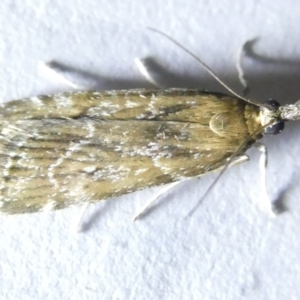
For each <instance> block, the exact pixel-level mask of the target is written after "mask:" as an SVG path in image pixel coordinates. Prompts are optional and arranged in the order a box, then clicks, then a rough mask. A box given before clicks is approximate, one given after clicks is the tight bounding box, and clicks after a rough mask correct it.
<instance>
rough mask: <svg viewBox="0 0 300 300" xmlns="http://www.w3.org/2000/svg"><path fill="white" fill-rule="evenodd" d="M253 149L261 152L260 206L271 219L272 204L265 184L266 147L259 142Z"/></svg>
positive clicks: (273, 214)
mask: <svg viewBox="0 0 300 300" xmlns="http://www.w3.org/2000/svg"><path fill="white" fill-rule="evenodd" d="M254 147H255V148H256V149H258V150H259V151H260V152H261V155H260V159H259V168H260V174H261V184H262V192H263V195H262V197H261V204H262V208H263V209H264V210H266V211H267V212H268V213H269V214H270V215H271V216H272V217H274V216H275V213H274V211H273V207H272V202H271V200H270V198H269V195H268V191H267V182H266V178H267V177H266V169H267V166H268V151H267V147H266V146H265V145H263V144H261V143H259V142H256V143H255V144H254Z"/></svg>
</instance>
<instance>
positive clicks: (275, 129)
mask: <svg viewBox="0 0 300 300" xmlns="http://www.w3.org/2000/svg"><path fill="white" fill-rule="evenodd" d="M266 104H268V105H269V106H271V107H272V108H275V109H276V108H278V107H279V106H280V104H279V103H278V102H277V101H276V100H274V99H270V100H268V101H267V103H266ZM283 129H284V122H283V121H280V122H278V123H276V124H274V125H272V126H269V127H267V128H266V129H265V131H264V133H265V134H278V133H280V132H281V131H282V130H283Z"/></svg>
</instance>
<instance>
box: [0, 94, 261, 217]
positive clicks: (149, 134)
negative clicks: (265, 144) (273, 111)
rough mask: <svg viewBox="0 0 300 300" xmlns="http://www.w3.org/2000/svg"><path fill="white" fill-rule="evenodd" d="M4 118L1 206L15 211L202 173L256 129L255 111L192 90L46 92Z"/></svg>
mask: <svg viewBox="0 0 300 300" xmlns="http://www.w3.org/2000/svg"><path fill="white" fill-rule="evenodd" d="M26 109H28V110H26ZM1 114H2V116H1V118H2V122H1V125H0V126H1V136H0V166H1V170H0V171H1V179H0V193H1V194H0V203H1V211H3V212H7V213H10V214H13V213H27V212H35V211H40V210H46V209H60V208H63V207H67V206H70V205H74V204H78V203H84V202H95V201H99V200H103V199H107V198H110V197H114V196H119V195H122V194H126V193H130V192H133V191H136V190H139V189H143V188H146V187H150V186H157V185H161V184H166V183H169V182H174V181H178V180H181V179H184V178H187V177H193V176H198V175H200V174H204V173H206V172H208V171H211V170H214V169H217V168H219V167H221V166H223V165H224V164H225V163H226V160H227V159H228V158H229V157H230V155H231V154H232V153H233V152H234V151H235V150H236V148H237V147H238V146H239V145H240V144H241V143H242V142H243V141H244V140H245V139H246V138H248V137H249V135H250V134H251V133H252V132H253V130H254V129H256V127H257V126H258V125H256V123H255V122H254V121H255V118H256V117H257V114H258V109H257V107H255V106H253V107H252V106H250V107H249V106H248V105H247V104H245V103H244V102H243V101H241V100H239V99H235V98H231V97H228V96H224V95H220V94H208V93H205V92H199V91H194V90H192V91H191V90H186V91H182V90H180V91H178V90H170V91H163V92H162V91H159V92H157V91H143V90H137V91H130V92H106V93H98V92H81V93H72V94H62V95H58V96H53V97H45V96H44V97H38V98H34V99H33V100H32V99H28V100H26V101H22V102H20V101H15V102H12V103H8V104H6V105H4V106H3V108H2V110H1ZM251 142H253V141H251ZM250 144H251V143H249V144H248V145H245V147H244V148H243V149H242V150H243V151H245V150H246V149H247V148H248V147H249V146H250Z"/></svg>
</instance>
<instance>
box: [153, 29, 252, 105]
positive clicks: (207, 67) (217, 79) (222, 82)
mask: <svg viewBox="0 0 300 300" xmlns="http://www.w3.org/2000/svg"><path fill="white" fill-rule="evenodd" d="M148 29H149V30H151V31H154V32H157V33H159V34H160V35H162V36H164V37H165V38H167V39H168V40H169V41H171V42H172V43H174V44H175V45H177V46H178V47H179V48H181V49H182V50H183V51H185V52H186V53H188V54H189V55H190V56H192V57H193V58H194V59H195V60H196V61H197V62H198V63H199V64H200V65H201V66H202V67H203V68H204V69H205V70H206V71H207V72H208V73H209V74H210V75H211V76H212V77H213V78H214V79H215V80H216V81H218V82H219V83H220V84H221V85H222V86H223V87H224V88H225V89H226V90H227V91H228V92H230V93H231V94H233V95H234V96H236V97H238V98H240V99H243V100H245V101H246V102H248V103H251V104H253V105H257V103H254V102H252V101H250V100H249V99H246V98H244V97H242V96H241V95H239V94H238V93H236V92H235V91H234V90H232V89H231V88H230V87H229V86H228V85H227V84H226V83H225V82H224V81H223V80H222V79H220V78H219V77H218V75H217V74H216V73H215V72H214V71H213V70H212V69H211V68H210V67H209V66H208V65H207V64H206V63H205V62H203V61H202V60H201V59H200V58H199V57H197V56H196V55H195V54H194V53H193V52H191V51H190V50H188V49H187V48H185V47H184V46H183V45H181V44H180V43H179V42H177V41H176V40H174V39H173V38H172V37H170V36H169V35H167V34H166V33H164V32H162V31H160V30H158V29H155V28H152V27H148Z"/></svg>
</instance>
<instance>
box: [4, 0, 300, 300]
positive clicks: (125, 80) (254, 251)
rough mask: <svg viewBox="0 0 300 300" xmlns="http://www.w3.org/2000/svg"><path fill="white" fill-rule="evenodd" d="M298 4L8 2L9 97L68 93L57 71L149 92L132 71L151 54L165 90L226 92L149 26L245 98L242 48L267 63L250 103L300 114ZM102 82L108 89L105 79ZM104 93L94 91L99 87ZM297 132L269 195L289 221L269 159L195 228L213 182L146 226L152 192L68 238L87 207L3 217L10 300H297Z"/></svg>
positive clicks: (185, 190)
mask: <svg viewBox="0 0 300 300" xmlns="http://www.w3.org/2000/svg"><path fill="white" fill-rule="evenodd" d="M299 20H300V4H299V3H298V2H297V1H293V0H286V1H267V0H264V1H254V0H248V1H229V0H225V1H224V0H215V1H193V0H185V1H181V0H174V1H172V0H165V1H155V0H153V1H151V2H150V1H149V3H146V1H136V0H131V1H129V0H123V1H116V0H111V1H104V0H101V1H96V0H85V1H79V0H76V1H74V0H73V1H58V0H52V1H51V0H44V1H38V0H35V1H34V0H24V1H12V0H11V1H9V0H2V1H1V2H0V24H1V27H0V63H1V67H0V79H1V89H0V97H1V99H3V101H7V100H11V99H16V98H23V97H27V96H34V95H37V94H45V93H54V92H58V91H66V90H70V88H69V87H67V86H66V85H64V83H62V82H60V81H59V80H56V79H53V78H52V79H49V78H48V77H47V76H44V75H45V74H44V73H42V72H41V71H40V68H39V67H38V63H39V62H40V61H49V60H52V59H55V60H57V61H60V62H62V63H65V64H67V65H69V66H73V67H76V68H79V69H80V70H83V71H87V72H89V73H90V74H92V75H95V76H94V78H95V79H97V85H98V87H101V88H107V89H108V88H114V89H117V88H133V87H141V86H146V87H147V86H148V85H147V83H146V82H145V81H144V79H143V78H142V77H141V76H140V74H139V73H138V71H137V69H136V67H135V66H134V64H133V60H134V58H135V57H145V56H149V55H150V56H153V57H155V58H156V59H158V61H159V62H160V63H162V64H163V65H164V66H165V68H166V70H167V71H166V73H168V76H166V78H165V79H164V81H165V82H163V84H165V85H166V86H180V87H183V86H186V87H199V88H203V89H210V90H217V91H222V88H220V87H219V85H218V84H217V83H215V82H214V80H212V79H211V78H210V76H209V75H207V74H206V73H205V72H204V71H203V70H202V69H201V67H200V66H199V65H197V63H196V62H195V61H194V60H193V59H192V58H190V57H189V56H188V55H186V54H185V53H184V52H183V51H182V50H180V49H179V48H178V47H176V46H174V45H173V44H171V43H170V42H169V41H167V40H166V39H164V38H163V37H161V36H159V35H157V34H155V33H152V32H149V31H148V30H147V29H146V27H147V26H152V27H155V28H157V29H160V30H162V31H164V32H166V33H168V34H170V35H171V36H172V37H173V38H175V39H176V40H178V41H179V42H180V43H182V44H183V45H185V46H186V47H187V48H189V49H190V50H192V51H193V52H195V53H196V54H197V55H198V56H199V57H201V59H203V60H204V61H205V62H206V63H207V64H209V65H210V66H211V67H212V68H213V69H214V70H215V71H216V72H217V73H218V74H219V76H220V77H221V78H223V79H224V80H225V81H226V82H228V83H229V84H230V85H231V86H233V87H234V88H235V89H236V91H237V92H240V91H241V87H240V86H239V83H238V80H237V74H236V70H235V58H236V54H237V52H238V50H239V48H240V47H241V45H242V44H243V43H244V42H245V41H247V40H249V39H252V38H255V37H259V38H260V39H259V41H258V43H257V44H256V46H255V50H256V51H257V53H259V54H260V55H262V56H263V58H265V59H259V58H257V59H250V58H247V59H245V61H244V69H245V72H246V74H247V76H248V78H249V80H250V87H251V93H250V95H249V96H250V97H251V99H253V100H255V101H261V102H263V101H266V100H267V99H269V98H270V97H272V98H276V99H278V100H280V101H281V102H282V103H287V102H294V101H295V100H297V99H298V98H297V97H299V94H300V84H299V82H300V47H299V45H300V26H299ZM97 76H98V77H97ZM90 85H91V86H95V82H94V81H93V82H90ZM299 127H300V125H299V124H297V123H296V122H295V123H294V124H287V126H286V130H285V131H284V132H283V133H282V134H281V135H279V136H276V137H268V138H265V143H266V144H267V145H268V147H269V152H270V157H269V159H270V167H269V169H268V181H267V182H268V189H269V193H270V196H271V197H272V199H274V200H275V199H277V198H281V199H283V200H284V203H285V205H286V206H287V208H288V211H287V212H286V213H284V214H282V215H280V216H278V217H277V218H275V219H271V218H269V216H268V215H266V214H265V213H264V212H262V211H260V210H259V209H258V208H257V206H256V205H255V204H254V203H255V201H257V200H258V199H259V197H260V195H261V190H260V181H259V174H258V172H259V170H258V154H257V153H256V151H253V150H251V151H250V154H251V157H252V160H251V161H250V162H248V163H246V164H244V165H242V166H239V167H235V168H233V169H231V170H228V171H227V172H226V176H224V177H223V178H222V180H221V181H220V182H219V183H218V185H217V187H216V188H215V189H214V190H213V192H212V193H211V194H210V195H209V196H208V197H207V198H206V200H205V202H204V203H203V204H202V205H201V207H200V208H199V209H198V210H197V212H196V213H195V214H194V215H193V216H192V217H191V218H188V219H186V218H185V216H186V215H187V214H188V212H189V211H190V210H191V208H192V207H193V206H194V205H195V203H196V202H197V200H198V199H199V198H200V197H201V195H202V194H203V193H204V191H205V189H206V188H207V187H208V186H209V185H210V184H211V183H212V182H213V180H214V179H215V177H216V176H215V175H209V176H207V177H205V178H203V179H201V180H191V181H189V182H184V183H182V184H180V185H179V186H178V187H176V188H174V189H173V190H172V191H171V192H169V193H167V194H166V195H165V197H164V199H163V200H162V201H160V202H159V203H158V204H157V205H155V206H154V207H153V209H151V210H150V213H149V214H147V215H146V216H145V217H144V218H143V219H142V220H140V221H137V222H135V223H134V222H132V221H131V218H132V216H133V215H134V212H135V211H136V210H137V209H138V208H139V207H140V206H142V205H143V204H144V203H146V202H147V201H149V199H150V198H151V195H152V196H153V190H152V191H149V190H147V191H144V192H139V193H135V194H132V195H128V196H126V197H123V198H119V199H116V200H111V201H107V202H102V203H99V204H98V205H93V206H91V207H90V209H89V211H88V213H87V215H86V217H85V225H86V229H87V230H86V232H85V233H83V234H79V235H76V234H74V233H73V232H72V231H71V230H70V227H71V225H72V222H73V221H74V219H76V216H77V214H78V213H79V209H78V208H72V209H67V210H64V211H58V212H53V213H39V214H32V215H21V216H5V215H1V216H0V298H1V299H6V300H10V299H24V300H25V299H299V298H300V285H299V280H300V278H299V277H300V276H299V274H300V264H299V254H300V238H299V228H300V204H299V194H300V187H299V179H300V171H299V165H300V163H299V144H300V137H299V132H300V131H299V130H300V128H299Z"/></svg>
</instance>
